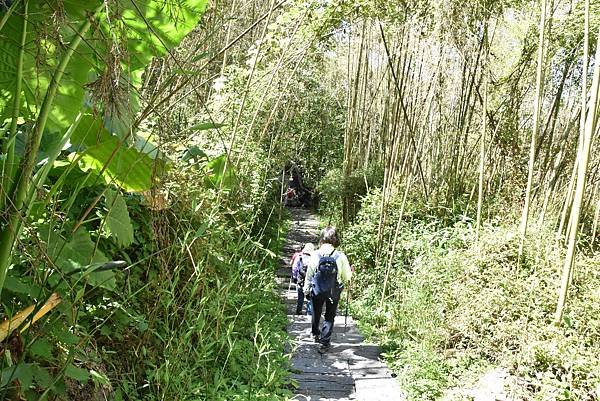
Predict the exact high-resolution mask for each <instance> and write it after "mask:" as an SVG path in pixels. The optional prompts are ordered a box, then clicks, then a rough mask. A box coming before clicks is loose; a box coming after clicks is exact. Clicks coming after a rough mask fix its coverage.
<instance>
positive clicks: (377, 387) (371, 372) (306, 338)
mask: <svg viewBox="0 0 600 401" xmlns="http://www.w3.org/2000/svg"><path fill="white" fill-rule="evenodd" d="M290 214H291V216H292V223H291V224H290V229H289V232H288V239H287V243H286V245H285V246H284V247H283V253H282V254H283V256H282V257H281V258H280V263H281V267H280V268H279V269H278V270H277V271H276V283H275V284H276V291H277V292H278V294H279V296H280V297H281V299H282V303H283V304H284V305H285V307H286V310H287V313H288V325H287V332H288V334H289V336H290V340H289V342H288V344H286V350H287V352H289V353H291V354H292V357H291V369H292V379H293V380H294V381H295V383H296V385H297V386H296V388H295V391H294V392H295V395H294V396H293V397H292V398H290V400H298V401H300V400H301V401H308V400H310V401H334V400H335V401H350V400H360V401H405V400H406V397H405V396H404V395H403V393H402V391H401V389H400V386H399V384H398V383H397V381H396V379H395V378H394V375H393V374H392V371H391V370H390V369H389V368H388V367H387V366H386V364H385V362H384V361H382V360H381V349H380V348H379V347H378V346H377V345H375V344H370V343H367V342H365V338H364V336H362V335H361V333H360V331H359V330H358V327H357V325H356V322H355V320H354V319H353V318H352V317H351V316H347V317H346V316H344V312H345V310H344V309H338V316H336V318H335V321H334V327H333V334H332V339H331V340H332V346H331V348H330V349H329V350H327V352H325V353H324V354H321V353H319V352H318V349H319V344H316V343H315V342H314V339H313V337H312V334H311V319H312V317H311V316H306V315H295V314H294V312H295V309H296V301H297V297H298V293H297V289H296V286H295V284H293V283H292V284H291V285H290V274H291V269H290V267H289V258H290V256H291V255H292V254H293V252H294V247H295V246H297V245H300V246H302V245H303V244H304V243H305V242H308V241H312V242H313V243H316V242H317V240H318V234H319V231H318V220H317V219H316V218H315V217H314V216H313V215H312V214H311V213H310V212H308V211H306V210H304V209H300V208H293V209H290Z"/></svg>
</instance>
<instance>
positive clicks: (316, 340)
mask: <svg viewBox="0 0 600 401" xmlns="http://www.w3.org/2000/svg"><path fill="white" fill-rule="evenodd" d="M320 339H321V337H319V336H313V340H315V342H316V343H318V342H319V340H320Z"/></svg>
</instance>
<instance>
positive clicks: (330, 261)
mask: <svg viewBox="0 0 600 401" xmlns="http://www.w3.org/2000/svg"><path fill="white" fill-rule="evenodd" d="M334 253H335V249H334V250H333V252H331V254H329V256H323V255H320V254H319V265H318V266H317V271H316V272H315V275H314V276H313V279H312V285H313V294H314V295H320V294H328V296H329V298H333V297H334V289H337V273H338V269H337V258H338V256H339V254H335V255H334Z"/></svg>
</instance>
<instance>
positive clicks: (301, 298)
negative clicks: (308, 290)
mask: <svg viewBox="0 0 600 401" xmlns="http://www.w3.org/2000/svg"><path fill="white" fill-rule="evenodd" d="M297 290H298V302H296V315H301V314H302V307H303V306H304V292H303V291H302V286H301V285H299V284H298V289H297Z"/></svg>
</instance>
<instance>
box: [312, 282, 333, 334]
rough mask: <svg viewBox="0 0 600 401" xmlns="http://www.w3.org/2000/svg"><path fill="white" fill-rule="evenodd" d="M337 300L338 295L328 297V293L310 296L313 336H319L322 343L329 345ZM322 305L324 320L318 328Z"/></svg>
mask: <svg viewBox="0 0 600 401" xmlns="http://www.w3.org/2000/svg"><path fill="white" fill-rule="evenodd" d="M339 302H340V298H339V297H336V298H330V297H329V296H328V294H320V295H313V297H312V304H313V305H312V306H313V314H312V334H313V336H320V340H319V342H320V343H321V344H323V345H329V344H330V343H331V334H333V321H334V320H335V314H336V312H337V307H338V303H339ZM323 305H325V320H324V321H323V325H322V326H321V328H319V322H320V320H321V313H323Z"/></svg>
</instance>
